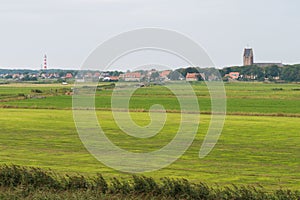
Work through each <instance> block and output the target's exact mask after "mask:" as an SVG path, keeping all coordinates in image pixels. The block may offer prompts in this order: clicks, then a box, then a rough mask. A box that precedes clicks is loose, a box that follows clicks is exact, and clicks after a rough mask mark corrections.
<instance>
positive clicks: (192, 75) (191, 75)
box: [185, 73, 200, 81]
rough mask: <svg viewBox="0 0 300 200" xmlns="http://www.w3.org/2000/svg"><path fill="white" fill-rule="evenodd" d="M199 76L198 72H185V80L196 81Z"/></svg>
mask: <svg viewBox="0 0 300 200" xmlns="http://www.w3.org/2000/svg"><path fill="white" fill-rule="evenodd" d="M199 78H200V74H199V73H187V74H186V77H185V80H186V81H198V80H199Z"/></svg>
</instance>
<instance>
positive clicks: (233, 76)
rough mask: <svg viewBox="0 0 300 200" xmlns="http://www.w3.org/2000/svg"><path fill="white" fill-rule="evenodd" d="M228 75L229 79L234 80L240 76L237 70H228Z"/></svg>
mask: <svg viewBox="0 0 300 200" xmlns="http://www.w3.org/2000/svg"><path fill="white" fill-rule="evenodd" d="M228 77H229V78H230V79H233V80H236V79H238V78H239V77H240V73H239V72H230V73H229V74H228Z"/></svg>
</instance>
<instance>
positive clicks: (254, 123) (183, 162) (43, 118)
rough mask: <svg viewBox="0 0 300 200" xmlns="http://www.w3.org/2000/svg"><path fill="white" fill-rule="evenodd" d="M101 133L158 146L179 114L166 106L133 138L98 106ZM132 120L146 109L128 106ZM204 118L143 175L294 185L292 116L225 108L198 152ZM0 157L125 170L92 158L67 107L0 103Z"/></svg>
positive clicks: (295, 129) (297, 163) (66, 167)
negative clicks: (162, 118)
mask: <svg viewBox="0 0 300 200" xmlns="http://www.w3.org/2000/svg"><path fill="white" fill-rule="evenodd" d="M97 116H98V119H99V121H100V124H101V126H102V127H103V129H104V131H105V132H106V134H107V135H108V137H109V138H110V139H111V140H112V141H113V142H114V143H115V144H117V145H118V146H120V147H122V148H124V149H127V150H130V151H149V150H155V149H157V148H160V147H161V146H163V145H165V144H167V143H168V141H170V140H171V139H172V137H173V136H174V131H176V130H175V129H176V127H178V122H179V117H180V115H179V114H175V113H173V114H170V113H169V114H168V120H167V123H166V125H165V127H164V129H163V130H162V132H161V133H160V134H158V135H157V136H156V137H154V138H151V139H134V138H131V137H129V136H127V135H125V134H124V133H122V132H121V131H120V130H119V128H118V127H117V126H116V124H115V123H114V121H113V119H112V115H111V113H110V112H108V111H106V112H102V111H101V112H98V113H97ZM132 117H133V118H134V119H135V120H136V122H137V123H138V124H147V123H148V122H149V118H148V114H147V113H132ZM209 122H210V116H209V115H201V122H200V124H201V125H200V128H199V131H198V135H197V137H196V140H195V141H194V143H193V144H192V146H191V147H190V148H189V149H188V151H187V152H186V153H185V154H184V155H183V156H182V157H181V158H180V159H178V160H177V161H176V162H174V163H173V164H171V165H170V166H168V167H166V168H164V169H161V170H159V171H157V172H149V173H145V175H147V176H153V177H155V178H157V179H158V178H160V177H164V176H170V177H180V178H187V179H189V180H191V181H197V182H199V181H203V182H206V183H209V184H212V185H213V184H219V185H228V184H260V185H263V186H265V187H266V188H270V189H277V188H280V187H283V188H290V189H299V185H300V171H299V167H300V146H299V143H300V135H299V128H300V124H299V118H291V117H262V116H259V117H257V116H255V117H254V116H227V118H226V122H225V127H224V130H223V132H222V135H221V137H220V139H219V142H218V143H217V145H216V146H215V148H214V150H213V151H212V152H211V153H210V154H209V155H208V156H207V157H205V158H204V159H199V158H198V153H199V149H200V146H201V143H202V140H203V137H204V135H205V133H206V131H207V127H208V124H209ZM0 124H1V134H0V148H1V151H0V161H1V164H18V165H24V166H38V167H42V168H46V169H47V168H51V169H54V170H55V171H58V172H62V173H65V172H68V173H82V174H88V175H93V174H95V173H97V172H100V173H102V174H103V175H104V176H106V177H112V176H121V177H127V174H124V173H121V172H117V171H115V170H113V169H111V168H108V167H106V166H104V165H103V164H101V163H100V162H98V161H97V160H96V159H95V158H93V156H91V155H90V154H89V153H88V152H87V150H86V149H85V148H84V146H83V144H82V143H81V141H80V139H79V137H78V135H77V132H76V129H75V125H74V122H73V119H72V111H69V110H43V109H0Z"/></svg>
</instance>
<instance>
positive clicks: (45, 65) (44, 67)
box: [43, 54, 47, 70]
mask: <svg viewBox="0 0 300 200" xmlns="http://www.w3.org/2000/svg"><path fill="white" fill-rule="evenodd" d="M43 69H44V70H47V55H46V54H45V55H44V65H43Z"/></svg>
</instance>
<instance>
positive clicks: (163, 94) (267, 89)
mask: <svg viewBox="0 0 300 200" xmlns="http://www.w3.org/2000/svg"><path fill="white" fill-rule="evenodd" d="M57 87H59V86H58V85H54V86H52V85H51V84H49V85H46V86H43V87H38V86H37V87H35V89H40V90H42V91H44V93H45V94H47V95H50V96H48V97H47V98H46V99H38V98H31V99H25V100H22V101H19V100H18V99H16V100H15V101H13V100H12V101H9V102H7V101H6V102H0V106H2V107H5V106H6V107H7V106H12V107H19V108H37V107H38V108H55V109H71V108H72V97H71V96H66V95H55V93H54V92H53V91H55V90H57ZM70 87H71V86H69V87H65V86H64V87H62V86H61V87H60V90H61V91H66V90H68V89H70ZM193 87H194V90H195V93H196V94H197V96H198V101H199V105H200V109H201V111H203V112H209V111H210V96H209V93H208V91H207V88H206V86H205V84H204V83H200V84H195V85H194V86H193ZM225 88H226V95H227V113H235V114H236V113H259V114H271V113H273V114H274V113H276V114H281V113H283V114H299V113H300V101H299V100H300V90H299V88H300V85H299V84H263V83H227V84H225ZM31 89H32V88H30V87H28V86H26V87H24V86H21V87H16V86H10V85H7V86H5V87H1V90H0V96H8V95H9V94H12V91H13V95H15V96H16V95H18V94H20V93H24V94H28V93H29V94H30V91H31ZM62 89H64V90H62ZM51 91H52V93H51ZM111 92H112V90H101V91H97V92H96V100H95V106H96V108H98V109H101V108H104V109H107V108H110V107H111ZM61 93H63V92H61ZM51 94H52V95H51ZM154 103H158V104H162V105H163V106H164V107H165V109H167V110H173V111H174V110H175V111H176V110H180V107H179V104H178V101H177V99H176V97H175V96H174V95H173V94H172V93H171V92H170V91H169V90H168V89H166V88H165V87H163V86H154V87H148V88H140V89H138V90H137V91H136V92H135V93H134V95H133V96H132V99H131V104H130V107H131V109H136V110H141V109H146V110H147V109H149V107H150V106H151V105H153V104H154Z"/></svg>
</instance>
